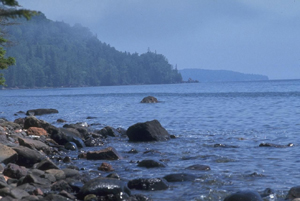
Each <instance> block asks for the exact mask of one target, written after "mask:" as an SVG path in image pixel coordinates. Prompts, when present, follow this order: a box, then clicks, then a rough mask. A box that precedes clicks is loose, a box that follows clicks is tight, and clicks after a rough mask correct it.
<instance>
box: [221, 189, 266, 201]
mask: <svg viewBox="0 0 300 201" xmlns="http://www.w3.org/2000/svg"><path fill="white" fill-rule="evenodd" d="M241 200H243V201H263V199H262V198H261V197H260V195H259V194H258V193H257V192H255V191H239V192H237V193H233V194H231V195H229V196H227V197H226V198H225V199H224V201H241Z"/></svg>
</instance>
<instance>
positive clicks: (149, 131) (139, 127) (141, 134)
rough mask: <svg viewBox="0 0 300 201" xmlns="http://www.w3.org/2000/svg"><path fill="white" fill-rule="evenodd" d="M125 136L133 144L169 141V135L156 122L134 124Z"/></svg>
mask: <svg viewBox="0 0 300 201" xmlns="http://www.w3.org/2000/svg"><path fill="white" fill-rule="evenodd" d="M126 135H127V136H128V138H129V140H130V141H133V142H138V141H166V140H169V139H170V134H169V133H168V132H167V131H166V129H164V128H163V127H162V126H161V124H160V123H159V121H157V120H152V121H147V122H144V123H137V124H134V125H132V126H130V127H129V128H128V129H127V131H126Z"/></svg>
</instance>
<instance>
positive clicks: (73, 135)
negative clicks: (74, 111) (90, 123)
mask: <svg viewBox="0 0 300 201" xmlns="http://www.w3.org/2000/svg"><path fill="white" fill-rule="evenodd" d="M81 137H82V136H81V134H80V133H79V132H78V131H77V130H76V129H72V128H60V129H59V130H58V132H56V133H52V135H51V138H52V139H53V140H55V142H57V143H58V144H60V145H65V144H66V143H68V142H74V143H75V144H76V145H77V147H78V148H83V147H85V144H84V142H83V140H82V139H81Z"/></svg>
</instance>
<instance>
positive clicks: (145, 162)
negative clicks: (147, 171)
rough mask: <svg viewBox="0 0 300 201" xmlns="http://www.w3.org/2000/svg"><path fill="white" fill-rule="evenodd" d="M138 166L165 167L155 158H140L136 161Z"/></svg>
mask: <svg viewBox="0 0 300 201" xmlns="http://www.w3.org/2000/svg"><path fill="white" fill-rule="evenodd" d="M138 166H139V167H146V168H155V167H166V166H165V165H164V164H163V163H161V162H158V161H155V160H142V161H141V162H139V163H138Z"/></svg>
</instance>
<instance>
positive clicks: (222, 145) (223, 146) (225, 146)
mask: <svg viewBox="0 0 300 201" xmlns="http://www.w3.org/2000/svg"><path fill="white" fill-rule="evenodd" d="M214 147H221V148H238V146H234V145H226V144H214Z"/></svg>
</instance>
